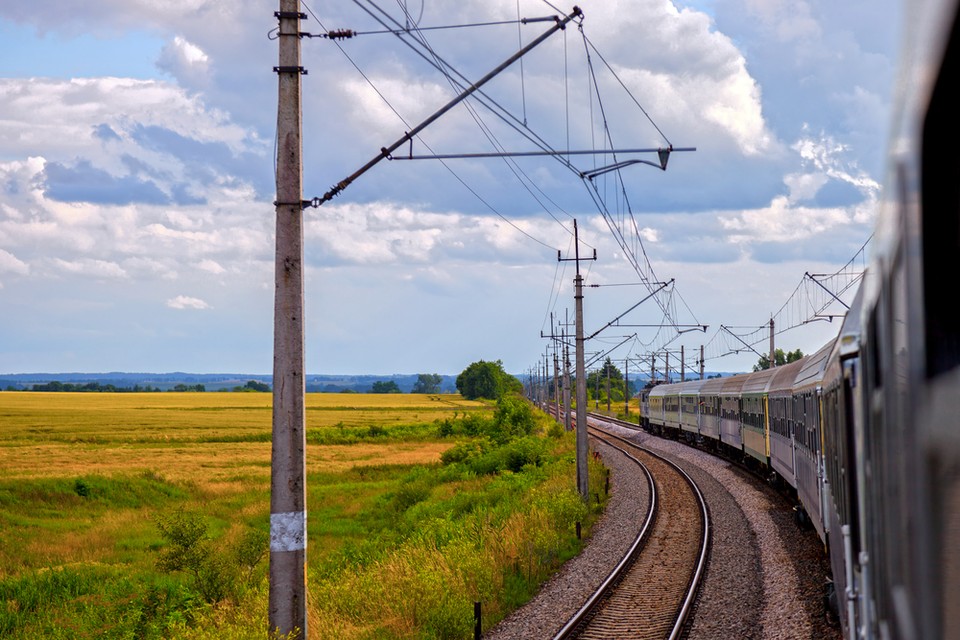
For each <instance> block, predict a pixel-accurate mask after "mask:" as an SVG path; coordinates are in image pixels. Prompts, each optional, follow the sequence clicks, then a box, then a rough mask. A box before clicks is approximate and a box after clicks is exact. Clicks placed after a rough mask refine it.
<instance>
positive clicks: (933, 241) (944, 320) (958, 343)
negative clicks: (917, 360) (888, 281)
mask: <svg viewBox="0 0 960 640" xmlns="http://www.w3.org/2000/svg"><path fill="white" fill-rule="evenodd" d="M954 28H955V29H956V25H955V26H954ZM958 40H960V39H958V38H957V37H956V34H954V37H952V38H950V40H949V44H948V45H947V51H946V55H945V56H944V59H943V64H942V66H941V68H940V74H939V76H938V77H937V82H936V84H935V86H934V89H933V94H932V95H931V98H930V105H929V108H928V110H927V115H926V118H925V120H924V123H923V151H922V159H921V166H922V167H923V173H922V178H921V180H922V184H921V186H920V188H921V220H920V225H921V228H922V229H921V232H922V235H921V237H922V238H923V245H922V252H923V254H922V275H921V277H922V279H923V286H922V290H923V307H924V314H923V315H924V323H925V334H926V335H925V339H926V348H925V350H924V351H925V354H926V375H927V377H930V378H933V377H936V376H938V375H940V374H942V373H946V372H947V371H950V370H951V369H954V368H955V367H957V365H958V364H960V323H958V322H957V315H956V312H955V311H954V310H953V309H954V307H953V305H954V304H955V300H954V297H955V296H952V295H947V293H946V292H945V291H944V275H945V274H951V273H955V271H956V261H957V255H958V253H960V159H958V157H957V154H955V153H943V149H945V148H950V147H953V146H955V144H956V142H957V141H958V140H960V120H958V119H957V113H960V99H958V92H957V90H956V89H957V87H956V79H957V77H958V74H960V42H958Z"/></svg>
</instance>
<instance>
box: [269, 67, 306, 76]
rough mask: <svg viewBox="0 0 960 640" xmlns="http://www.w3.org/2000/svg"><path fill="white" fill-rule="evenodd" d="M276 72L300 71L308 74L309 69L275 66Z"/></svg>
mask: <svg viewBox="0 0 960 640" xmlns="http://www.w3.org/2000/svg"><path fill="white" fill-rule="evenodd" d="M273 71H274V73H299V74H300V75H302V76H305V75H307V70H306V69H304V68H303V67H274V68H273Z"/></svg>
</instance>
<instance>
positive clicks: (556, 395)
mask: <svg viewBox="0 0 960 640" xmlns="http://www.w3.org/2000/svg"><path fill="white" fill-rule="evenodd" d="M553 406H554V409H555V410H556V413H555V414H554V415H555V416H556V418H557V420H560V354H559V353H558V352H557V350H556V349H554V350H553Z"/></svg>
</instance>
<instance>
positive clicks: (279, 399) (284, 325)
mask: <svg viewBox="0 0 960 640" xmlns="http://www.w3.org/2000/svg"><path fill="white" fill-rule="evenodd" d="M275 15H276V17H277V18H278V20H279V22H280V30H279V37H278V38H277V40H278V42H279V48H280V55H279V66H277V67H274V71H275V72H276V73H277V76H278V79H279V81H278V94H277V95H278V99H277V158H276V160H277V202H276V208H277V209H276V216H277V238H276V266H275V276H274V277H275V287H276V290H275V296H274V319H273V447H272V452H271V467H270V596H269V601H270V605H269V606H270V614H269V622H270V631H271V632H274V631H276V632H279V633H280V634H290V633H293V634H294V637H297V638H306V637H307V593H306V591H307V589H306V564H307V487H306V447H307V441H306V429H305V428H304V423H305V411H304V392H305V382H304V347H303V204H302V201H303V171H302V166H301V155H302V144H301V129H302V126H301V117H300V75H301V73H305V72H304V71H303V68H302V67H301V66H300V35H299V34H300V20H301V18H306V15H304V14H302V13H300V1H299V0H280V11H278V12H277V13H276V14H275Z"/></svg>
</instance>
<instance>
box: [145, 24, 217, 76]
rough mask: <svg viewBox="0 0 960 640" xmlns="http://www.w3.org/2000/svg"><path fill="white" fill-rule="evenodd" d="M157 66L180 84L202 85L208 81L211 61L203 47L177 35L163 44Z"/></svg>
mask: <svg viewBox="0 0 960 640" xmlns="http://www.w3.org/2000/svg"><path fill="white" fill-rule="evenodd" d="M157 66H158V67H159V68H160V69H162V70H163V71H166V72H167V73H169V74H170V75H171V76H173V77H174V78H176V79H177V81H178V82H179V83H180V84H181V85H185V86H188V87H203V86H205V85H206V84H207V82H208V81H209V74H210V66H211V61H210V57H209V56H208V55H207V54H206V53H205V52H204V51H203V49H201V48H200V47H198V46H197V45H195V44H193V43H192V42H189V41H188V40H186V39H185V38H183V37H182V36H179V35H178V36H176V37H174V39H173V40H171V41H170V42H168V43H167V44H166V46H164V48H163V50H162V51H161V52H160V58H159V59H158V60H157Z"/></svg>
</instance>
